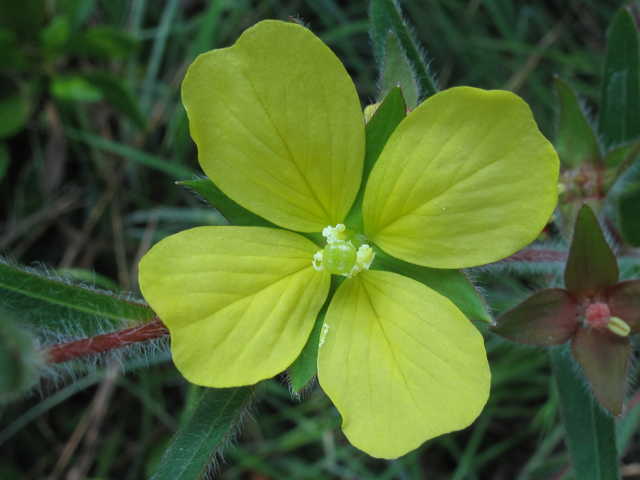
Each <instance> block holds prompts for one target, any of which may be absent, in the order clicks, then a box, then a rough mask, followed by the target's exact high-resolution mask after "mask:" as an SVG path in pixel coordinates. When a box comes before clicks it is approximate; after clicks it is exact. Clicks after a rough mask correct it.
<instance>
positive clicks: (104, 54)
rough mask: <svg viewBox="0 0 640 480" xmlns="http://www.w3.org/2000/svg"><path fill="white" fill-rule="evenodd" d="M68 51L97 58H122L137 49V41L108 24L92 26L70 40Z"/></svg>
mask: <svg viewBox="0 0 640 480" xmlns="http://www.w3.org/2000/svg"><path fill="white" fill-rule="evenodd" d="M69 48H70V53H76V54H80V55H85V56H87V57H91V58H97V59H110V58H117V59H124V58H127V57H130V56H131V55H133V54H134V53H136V52H137V51H138V48H139V44H138V41H137V40H136V39H135V38H133V37H131V36H129V35H127V34H126V33H123V32H122V30H120V29H119V28H116V27H112V26H109V25H101V26H99V27H94V28H92V29H91V30H88V31H87V32H85V33H83V34H81V35H78V36H77V37H75V38H74V39H72V40H71V43H70V46H69Z"/></svg>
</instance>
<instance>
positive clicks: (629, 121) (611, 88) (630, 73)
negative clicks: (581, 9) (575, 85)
mask: <svg viewBox="0 0 640 480" xmlns="http://www.w3.org/2000/svg"><path fill="white" fill-rule="evenodd" d="M639 63H640V58H639V57H638V33H637V31H636V27H635V23H634V21H633V17H632V16H631V13H629V11H628V10H627V9H626V8H624V7H623V8H621V9H620V10H619V11H618V13H617V15H616V17H615V18H614V19H613V23H612V24H611V28H610V30H609V38H608V40H607V54H606V58H605V64H604V79H603V85H602V105H601V107H600V118H599V119H598V134H599V135H600V136H601V137H602V139H603V141H604V144H605V146H607V147H610V146H612V145H617V144H619V143H624V142H628V141H630V140H633V139H635V138H636V137H638V136H639V135H640V75H639V70H640V67H639Z"/></svg>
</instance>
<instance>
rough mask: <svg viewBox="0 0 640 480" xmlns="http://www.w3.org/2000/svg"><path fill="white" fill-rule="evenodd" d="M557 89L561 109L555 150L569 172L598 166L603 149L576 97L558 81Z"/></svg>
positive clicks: (566, 86)
mask: <svg viewBox="0 0 640 480" xmlns="http://www.w3.org/2000/svg"><path fill="white" fill-rule="evenodd" d="M555 85H556V92H557V94H558V103H559V105H560V115H559V118H558V134H557V138H556V143H555V147H556V149H557V150H558V155H559V157H560V161H561V162H562V163H563V165H564V166H565V167H567V168H572V167H577V166H579V165H582V164H597V163H598V162H599V161H600V147H599V145H598V141H597V140H596V136H595V134H594V133H593V129H592V128H591V125H590V124H589V121H588V119H587V118H586V117H585V114H584V112H583V111H582V108H580V104H579V103H578V99H577V98H576V95H575V93H574V92H573V90H572V89H571V87H569V85H567V84H566V83H565V82H564V81H562V80H561V79H560V78H558V77H556V79H555Z"/></svg>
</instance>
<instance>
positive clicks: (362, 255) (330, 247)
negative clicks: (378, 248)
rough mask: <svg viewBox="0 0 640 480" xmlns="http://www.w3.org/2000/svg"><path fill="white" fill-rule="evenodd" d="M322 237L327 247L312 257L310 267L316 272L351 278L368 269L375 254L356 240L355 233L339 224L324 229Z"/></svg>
mask: <svg viewBox="0 0 640 480" xmlns="http://www.w3.org/2000/svg"><path fill="white" fill-rule="evenodd" d="M322 235H323V236H324V237H325V238H326V239H327V246H326V247H325V248H324V250H320V251H318V252H317V253H316V254H315V255H314V256H313V260H312V265H313V268H315V269H316V270H317V271H319V272H320V271H322V270H326V271H327V272H329V273H331V274H333V275H343V276H345V277H347V278H351V277H352V276H354V275H356V274H357V273H359V272H361V271H362V270H368V269H369V267H370V266H371V263H372V262H373V259H374V257H375V253H374V251H373V249H372V248H371V247H370V246H369V245H367V244H365V243H363V242H362V241H361V240H360V239H358V238H357V235H356V234H355V232H353V231H349V230H347V228H346V227H345V226H344V225H343V224H341V223H339V224H338V225H336V226H335V227H331V226H329V227H327V228H325V229H324V230H323V231H322ZM354 243H355V245H354ZM356 245H357V246H358V248H356Z"/></svg>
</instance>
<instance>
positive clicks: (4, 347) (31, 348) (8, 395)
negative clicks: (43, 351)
mask: <svg viewBox="0 0 640 480" xmlns="http://www.w3.org/2000/svg"><path fill="white" fill-rule="evenodd" d="M40 363H41V360H40V358H39V357H38V355H37V353H36V351H35V345H34V343H33V340H32V339H31V336H30V335H29V334H28V333H27V332H25V331H23V330H21V329H20V327H19V326H18V323H17V322H15V321H14V320H13V319H12V318H11V317H10V316H9V315H8V314H7V312H3V311H1V310H0V403H5V402H8V401H10V400H15V399H16V398H18V397H20V396H21V395H24V394H25V393H26V392H28V391H29V390H30V389H31V387H32V386H33V385H34V384H35V383H36V382H37V381H38V376H39V375H38V367H41V365H40Z"/></svg>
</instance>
